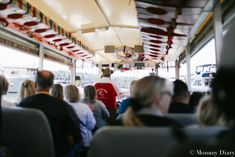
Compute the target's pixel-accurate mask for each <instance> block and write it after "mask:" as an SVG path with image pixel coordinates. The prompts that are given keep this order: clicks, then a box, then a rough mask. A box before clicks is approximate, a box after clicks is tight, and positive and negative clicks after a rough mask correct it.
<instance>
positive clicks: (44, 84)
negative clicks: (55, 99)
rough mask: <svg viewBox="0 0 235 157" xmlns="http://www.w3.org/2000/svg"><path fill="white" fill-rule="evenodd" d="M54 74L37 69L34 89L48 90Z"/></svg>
mask: <svg viewBox="0 0 235 157" xmlns="http://www.w3.org/2000/svg"><path fill="white" fill-rule="evenodd" d="M53 81H54V75H53V73H52V72H50V71H46V70H42V71H38V72H37V75H36V80H35V83H36V90H37V91H46V92H49V91H50V88H51V87H52V85H53Z"/></svg>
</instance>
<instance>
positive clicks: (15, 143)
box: [0, 108, 55, 157]
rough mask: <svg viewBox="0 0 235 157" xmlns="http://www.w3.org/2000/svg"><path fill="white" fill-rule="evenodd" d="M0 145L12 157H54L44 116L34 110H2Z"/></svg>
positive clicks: (51, 140)
mask: <svg viewBox="0 0 235 157" xmlns="http://www.w3.org/2000/svg"><path fill="white" fill-rule="evenodd" d="M2 120H3V121H2V132H1V135H0V144H1V145H2V146H5V147H7V148H8V149H9V150H10V152H11V154H12V157H54V156H55V155H54V144H53V139H52V133H51V130H50V126H49V123H48V121H47V118H46V117H45V115H44V114H43V113H42V112H41V111H39V110H35V109H22V108H11V109H3V110H2Z"/></svg>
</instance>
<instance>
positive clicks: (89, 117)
mask: <svg viewBox="0 0 235 157" xmlns="http://www.w3.org/2000/svg"><path fill="white" fill-rule="evenodd" d="M65 97H66V100H67V101H68V102H69V104H70V105H71V106H72V107H73V109H74V110H75V112H76V114H77V116H78V117H79V119H80V128H81V133H82V137H83V146H84V147H85V148H86V147H89V146H90V144H91V140H92V129H94V128H95V123H96V121H95V118H94V115H93V113H92V111H91V109H90V108H89V107H88V106H87V105H86V104H83V103H80V102H79V101H80V94H79V90H78V88H77V87H76V86H75V85H68V86H67V87H66V88H65Z"/></svg>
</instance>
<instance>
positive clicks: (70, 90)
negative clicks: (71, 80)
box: [65, 85, 80, 103]
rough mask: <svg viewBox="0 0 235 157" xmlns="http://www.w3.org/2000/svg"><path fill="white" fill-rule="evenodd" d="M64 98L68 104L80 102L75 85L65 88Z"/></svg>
mask: <svg viewBox="0 0 235 157" xmlns="http://www.w3.org/2000/svg"><path fill="white" fill-rule="evenodd" d="M65 97H66V99H67V100H68V101H69V102H72V103H73V102H78V101H79V100H80V93H79V90H78V88H77V87H76V86H75V85H68V86H67V87H66V88H65Z"/></svg>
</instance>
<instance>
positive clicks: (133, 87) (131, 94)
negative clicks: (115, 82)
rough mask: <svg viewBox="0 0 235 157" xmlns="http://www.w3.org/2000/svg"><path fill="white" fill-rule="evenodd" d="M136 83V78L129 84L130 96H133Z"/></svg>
mask: <svg viewBox="0 0 235 157" xmlns="http://www.w3.org/2000/svg"><path fill="white" fill-rule="evenodd" d="M136 83H137V80H133V81H131V86H130V96H131V97H132V96H133V93H134V90H135V85H136Z"/></svg>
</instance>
